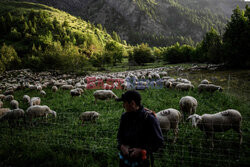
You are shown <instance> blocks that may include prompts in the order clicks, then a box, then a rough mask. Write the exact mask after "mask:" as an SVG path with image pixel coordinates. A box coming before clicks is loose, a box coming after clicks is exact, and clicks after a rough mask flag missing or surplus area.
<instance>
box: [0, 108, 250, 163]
mask: <svg viewBox="0 0 250 167" xmlns="http://www.w3.org/2000/svg"><path fill="white" fill-rule="evenodd" d="M75 115H76V114H69V113H67V114H62V115H61V116H59V118H58V120H53V119H49V120H47V122H44V120H39V119H38V120H34V126H29V125H26V124H22V123H21V126H18V127H14V128H10V127H9V125H8V123H7V122H3V123H1V124H0V133H1V144H0V146H1V147H0V148H3V147H5V146H6V145H12V144H13V145H15V146H16V144H17V143H18V142H20V143H22V144H25V145H29V144H31V146H32V145H37V146H44V145H46V147H48V148H55V147H56V148H59V150H63V152H67V150H68V151H69V152H74V153H77V154H78V155H82V157H85V156H92V154H98V155H99V154H100V155H103V158H104V159H105V158H106V159H108V158H109V159H113V161H114V164H113V165H112V164H109V165H108V166H115V165H117V162H118V149H117V142H116V134H117V130H118V126H119V122H114V123H112V124H110V125H112V126H108V127H107V126H104V125H103V124H102V122H103V121H106V120H105V119H104V118H100V119H99V120H98V121H97V122H94V123H93V122H89V123H86V124H85V125H84V126H81V124H80V122H79V120H78V119H77V118H75ZM60 117H61V118H62V119H60ZM68 117H72V118H74V119H71V120H73V121H72V122H71V123H69V122H68V123H63V122H64V121H65V119H64V118H68ZM249 120H250V118H249V117H247V118H246V117H245V118H244V119H243V121H242V128H241V129H242V136H243V143H242V144H241V145H239V135H238V133H236V132H235V131H233V130H229V131H226V132H221V133H215V138H214V140H213V141H214V148H211V143H210V140H209V138H206V137H205V133H204V132H203V131H201V130H200V129H194V128H192V126H191V123H186V122H185V123H183V122H181V123H180V127H179V135H178V138H177V141H176V143H173V138H174V134H173V131H172V130H170V131H169V132H168V133H164V138H165V145H164V147H162V148H160V149H159V150H158V151H157V152H156V153H154V159H155V164H156V166H247V165H249V157H250V149H249V148H250V147H249V141H250V134H249V128H248V127H249V124H250V122H249ZM19 147H20V146H19ZM26 147H29V146H26ZM16 149H17V150H16V151H17V152H18V147H17V148H16ZM23 149H26V148H25V147H24V148H23ZM0 150H2V151H3V149H0ZM31 150H32V149H31ZM72 150H73V151H72ZM90 153H91V154H90ZM96 160H97V159H96ZM5 161H6V160H5ZM103 161H105V160H103ZM93 163H94V161H93ZM87 166H88V165H87ZM89 166H92V165H91V164H89Z"/></svg>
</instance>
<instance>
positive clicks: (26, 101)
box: [23, 95, 30, 104]
mask: <svg viewBox="0 0 250 167" xmlns="http://www.w3.org/2000/svg"><path fill="white" fill-rule="evenodd" d="M23 102H25V103H28V104H29V103H30V97H29V96H28V95H23Z"/></svg>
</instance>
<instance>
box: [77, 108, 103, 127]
mask: <svg viewBox="0 0 250 167" xmlns="http://www.w3.org/2000/svg"><path fill="white" fill-rule="evenodd" d="M99 116H100V114H99V113H98V112H96V111H86V112H83V113H81V115H80V116H79V119H80V120H81V121H82V126H83V125H84V121H95V120H96V119H97V118H98V117H99Z"/></svg>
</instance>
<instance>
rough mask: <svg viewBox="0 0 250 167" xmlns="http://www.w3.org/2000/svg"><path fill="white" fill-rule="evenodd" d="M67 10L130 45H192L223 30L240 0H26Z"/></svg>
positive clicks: (242, 5) (241, 5)
mask: <svg viewBox="0 0 250 167" xmlns="http://www.w3.org/2000/svg"><path fill="white" fill-rule="evenodd" d="M26 1H32V2H37V3H43V4H46V5H50V6H53V7H55V8H58V9H61V10H64V11H66V12H68V13H70V14H73V15H75V16H80V17H81V18H83V19H85V20H90V21H91V22H93V23H95V24H102V25H103V27H105V28H106V29H107V31H108V32H111V33H112V31H116V32H117V33H118V34H119V35H120V36H121V39H124V40H126V41H127V42H129V43H131V44H137V43H141V42H147V43H149V44H150V45H154V46H166V45H170V44H173V43H175V42H177V41H178V42H180V43H188V44H193V42H198V41H200V40H201V39H202V37H203V35H204V34H205V33H206V32H207V31H208V30H209V29H210V28H211V27H214V28H215V29H217V30H218V31H219V32H223V29H224V26H225V23H226V22H227V19H228V18H229V17H230V15H231V13H232V10H233V9H234V8H236V6H237V5H239V6H240V8H244V6H245V4H246V3H245V2H243V1H241V0H219V1H218V0H70V1H69V0H26Z"/></svg>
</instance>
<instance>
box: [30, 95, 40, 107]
mask: <svg viewBox="0 0 250 167" xmlns="http://www.w3.org/2000/svg"><path fill="white" fill-rule="evenodd" d="M40 104H41V99H40V97H32V98H31V100H30V106H33V105H40Z"/></svg>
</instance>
